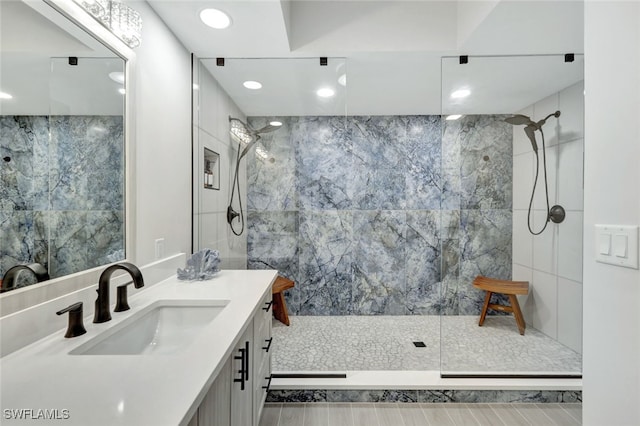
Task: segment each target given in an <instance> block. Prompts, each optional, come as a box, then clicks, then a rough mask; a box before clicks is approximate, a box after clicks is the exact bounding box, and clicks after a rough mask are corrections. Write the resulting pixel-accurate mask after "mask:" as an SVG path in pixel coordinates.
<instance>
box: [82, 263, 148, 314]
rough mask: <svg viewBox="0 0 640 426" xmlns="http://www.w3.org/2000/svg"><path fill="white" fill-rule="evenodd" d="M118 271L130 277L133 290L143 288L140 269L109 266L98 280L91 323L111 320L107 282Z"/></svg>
mask: <svg viewBox="0 0 640 426" xmlns="http://www.w3.org/2000/svg"><path fill="white" fill-rule="evenodd" d="M118 269H122V270H125V271H127V272H128V273H129V275H131V278H133V285H134V286H135V288H140V287H142V286H144V279H143V278H142V273H141V272H140V269H138V267H137V266H136V265H134V264H132V263H129V262H121V263H116V264H115V265H111V266H109V267H108V268H107V269H105V270H104V271H103V272H102V274H101V275H100V279H99V280H98V290H97V292H98V298H97V299H96V309H95V314H94V316H93V322H95V323H100V322H107V321H109V320H111V311H110V310H109V281H110V280H111V274H113V273H114V272H115V271H117V270H118Z"/></svg>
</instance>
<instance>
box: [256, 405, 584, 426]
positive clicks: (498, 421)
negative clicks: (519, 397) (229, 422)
mask: <svg viewBox="0 0 640 426" xmlns="http://www.w3.org/2000/svg"><path fill="white" fill-rule="evenodd" d="M580 424H582V405H581V404H394V403H380V404H378V403H357V404H345V403H311V404H293V403H291V404H266V405H265V407H264V410H263V413H262V418H261V421H260V426H316V425H318V426H320V425H322V426H430V425H432V426H462V425H464V426H471V425H476V426H479V425H489V426H493V425H495V426H518V425H532V426H547V425H549V426H574V425H580Z"/></svg>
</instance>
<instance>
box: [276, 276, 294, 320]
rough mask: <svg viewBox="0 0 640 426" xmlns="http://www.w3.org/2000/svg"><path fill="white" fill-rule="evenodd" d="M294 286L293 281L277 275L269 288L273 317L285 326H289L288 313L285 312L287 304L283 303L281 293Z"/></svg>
mask: <svg viewBox="0 0 640 426" xmlns="http://www.w3.org/2000/svg"><path fill="white" fill-rule="evenodd" d="M294 286H295V283H294V282H293V281H291V280H290V279H287V278H285V277H281V276H280V275H278V277H277V278H276V280H275V281H274V282H273V285H272V286H271V294H272V300H273V316H274V317H276V319H277V320H278V321H280V322H281V323H283V324H285V325H289V313H288V312H287V304H286V303H285V301H284V295H283V294H282V293H283V292H284V291H285V290H288V289H290V288H293V287H294Z"/></svg>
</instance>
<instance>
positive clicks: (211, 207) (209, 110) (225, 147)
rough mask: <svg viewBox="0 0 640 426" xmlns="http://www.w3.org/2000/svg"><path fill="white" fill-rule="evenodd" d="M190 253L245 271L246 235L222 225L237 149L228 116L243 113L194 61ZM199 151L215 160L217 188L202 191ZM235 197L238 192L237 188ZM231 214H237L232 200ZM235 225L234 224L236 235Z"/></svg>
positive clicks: (243, 184) (242, 177)
mask: <svg viewBox="0 0 640 426" xmlns="http://www.w3.org/2000/svg"><path fill="white" fill-rule="evenodd" d="M194 82H195V83H197V85H198V87H197V89H196V90H194V92H193V93H194V96H193V103H194V105H193V108H194V126H193V134H194V142H195V143H194V146H195V147H196V150H195V152H194V156H193V161H194V177H193V185H194V188H196V191H197V193H196V194H194V195H195V197H194V203H195V205H194V217H193V221H194V250H200V249H203V248H211V249H216V250H218V251H219V252H220V258H221V259H222V263H221V265H220V267H221V268H223V269H246V267H247V231H246V226H245V231H244V232H243V234H242V235H241V236H235V235H234V234H233V233H232V232H231V228H230V227H229V225H228V224H227V219H226V218H227V206H228V205H229V198H230V196H231V191H230V186H231V183H232V182H233V173H234V170H235V158H236V152H237V144H235V143H234V142H233V141H232V140H231V138H230V136H229V116H232V117H234V118H239V119H241V120H243V121H245V116H244V114H243V113H242V112H241V111H240V109H239V108H238V107H237V106H236V104H235V103H234V102H233V101H232V100H231V98H230V97H229V95H228V94H227V93H226V92H225V91H224V89H223V88H222V87H221V86H220V85H219V84H218V82H217V81H216V80H215V79H214V78H213V76H212V75H211V74H210V73H209V71H207V69H206V68H205V67H204V66H203V65H202V64H200V61H199V60H198V59H197V58H196V59H195V61H194ZM204 148H207V149H209V150H211V151H214V152H216V153H218V154H219V155H220V189H219V190H215V189H205V188H204ZM246 164H247V161H246V158H245V159H243V160H242V161H241V163H240V172H239V174H238V178H239V181H240V188H241V194H242V209H243V211H244V214H245V220H246V206H247V190H246V188H247V185H246V183H247V174H246ZM236 197H237V189H236ZM233 206H234V209H235V210H236V211H238V212H239V211H240V209H239V205H238V201H237V198H235V201H234V204H233ZM239 223H240V222H239V220H238V219H236V220H235V221H234V227H235V229H236V230H238V231H239V230H240V224H239Z"/></svg>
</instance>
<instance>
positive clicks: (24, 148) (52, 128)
mask: <svg viewBox="0 0 640 426" xmlns="http://www.w3.org/2000/svg"><path fill="white" fill-rule="evenodd" d="M0 131H1V132H0V133H1V137H0V150H1V156H2V158H3V160H2V170H1V172H0V180H1V182H2V186H1V188H0V220H1V223H0V232H1V234H2V235H1V237H2V238H1V239H2V244H0V275H2V274H4V272H6V270H7V269H9V268H10V267H12V266H14V265H16V264H19V263H28V262H38V263H41V264H43V265H45V266H46V267H47V268H48V270H49V275H50V276H51V278H56V277H59V276H62V275H67V274H70V273H74V272H78V271H81V270H85V269H88V268H93V267H96V266H99V265H103V264H106V263H110V262H114V261H118V260H122V259H124V175H123V173H124V172H123V170H124V153H123V121H122V117H121V116H51V117H45V116H0Z"/></svg>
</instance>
